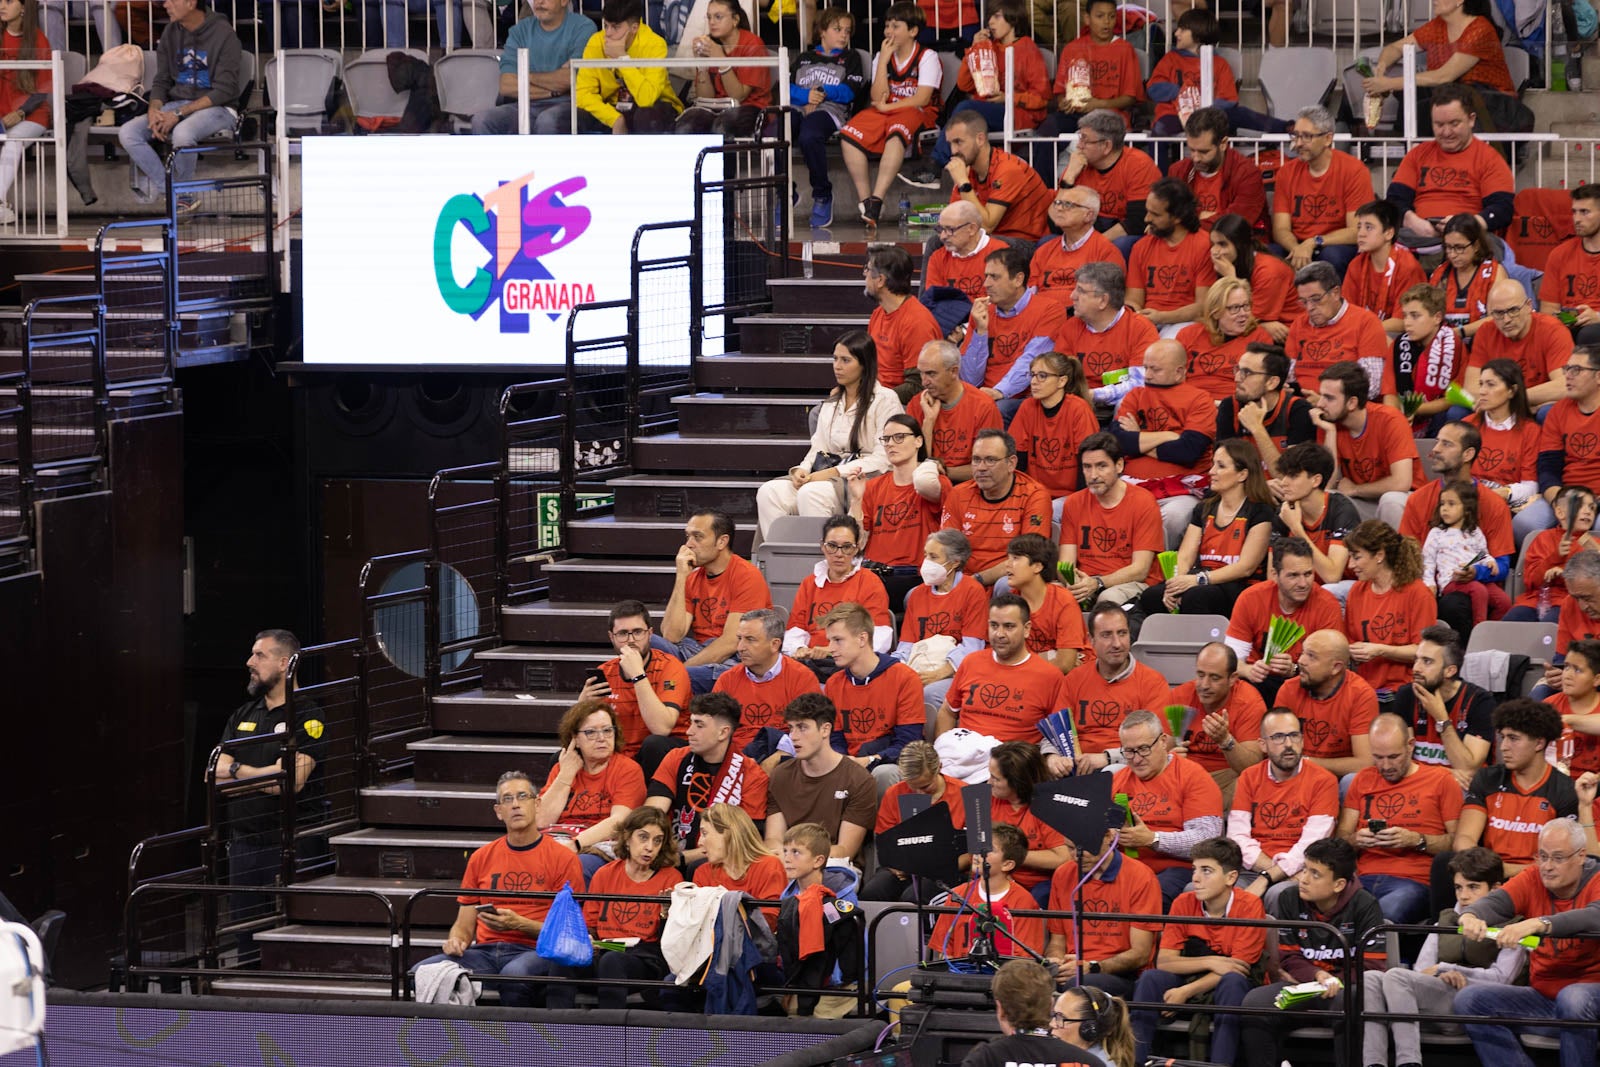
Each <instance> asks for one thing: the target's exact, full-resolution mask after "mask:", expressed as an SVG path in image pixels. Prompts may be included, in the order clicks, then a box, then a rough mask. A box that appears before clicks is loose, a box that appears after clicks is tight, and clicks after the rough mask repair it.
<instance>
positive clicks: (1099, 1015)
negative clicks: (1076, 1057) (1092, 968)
mask: <svg viewBox="0 0 1600 1067" xmlns="http://www.w3.org/2000/svg"><path fill="white" fill-rule="evenodd" d="M1050 1032H1051V1033H1052V1034H1054V1035H1055V1036H1056V1037H1058V1038H1060V1039H1061V1040H1062V1041H1065V1042H1066V1043H1067V1044H1069V1045H1071V1046H1072V1047H1073V1048H1081V1049H1085V1050H1087V1051H1089V1052H1092V1053H1094V1054H1095V1055H1096V1056H1099V1057H1100V1058H1101V1059H1102V1060H1103V1061H1105V1063H1106V1064H1107V1065H1108V1067H1134V1061H1133V1027H1132V1025H1131V1024H1130V1023H1129V1021H1128V1006H1127V1005H1126V1004H1124V1003H1123V1002H1122V1000H1121V999H1120V998H1118V997H1114V996H1112V995H1111V994H1110V993H1107V992H1105V991H1104V990H1102V989H1097V988H1095V987H1094V986H1092V985H1080V986H1073V987H1072V988H1070V989H1068V990H1067V991H1066V992H1065V993H1062V994H1061V996H1059V997H1057V998H1056V1007H1055V1011H1054V1012H1052V1013H1051V1015H1050ZM1091 1034H1093V1035H1094V1036H1093V1038H1092V1039H1091V1037H1090V1035H1091Z"/></svg>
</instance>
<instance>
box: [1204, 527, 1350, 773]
mask: <svg viewBox="0 0 1600 1067" xmlns="http://www.w3.org/2000/svg"><path fill="white" fill-rule="evenodd" d="M1324 551H1326V549H1324ZM1274 615H1277V616H1280V617H1282V618H1286V619H1288V620H1289V621H1290V622H1295V623H1299V624H1300V625H1301V626H1304V627H1305V630H1306V633H1307V634H1314V633H1316V632H1317V631H1318V630H1343V629H1344V612H1343V611H1341V610H1340V609H1339V601H1338V600H1336V599H1334V596H1333V594H1332V593H1330V592H1328V591H1327V590H1326V589H1324V588H1322V586H1320V585H1318V586H1313V587H1312V589H1311V595H1310V596H1308V597H1306V602H1305V603H1304V604H1301V605H1300V607H1299V608H1297V609H1296V610H1294V611H1291V612H1290V613H1289V614H1287V615H1284V613H1283V604H1282V602H1281V601H1280V600H1279V599H1278V583H1277V582H1257V583H1256V584H1255V585H1252V586H1251V587H1250V588H1248V589H1246V590H1245V591H1244V592H1242V593H1240V594H1239V599H1238V600H1235V601H1234V602H1233V614H1232V615H1230V616H1229V618H1228V636H1229V637H1231V638H1233V639H1234V640H1235V641H1248V642H1249V643H1250V654H1249V655H1248V656H1247V657H1244V659H1242V660H1241V661H1240V662H1243V663H1254V662H1255V661H1256V660H1258V659H1260V658H1261V653H1262V652H1263V651H1265V649H1266V646H1267V627H1268V626H1270V625H1271V624H1272V617H1273V616H1274ZM1303 644H1305V638H1304V637H1302V638H1301V639H1300V640H1298V641H1296V642H1295V643H1294V644H1292V645H1290V646H1289V648H1288V649H1286V650H1285V651H1286V652H1287V654H1288V656H1289V658H1290V659H1292V660H1298V659H1299V658H1300V646H1301V645H1303ZM1190 752H1191V754H1192V752H1193V747H1192V746H1191V748H1190Z"/></svg>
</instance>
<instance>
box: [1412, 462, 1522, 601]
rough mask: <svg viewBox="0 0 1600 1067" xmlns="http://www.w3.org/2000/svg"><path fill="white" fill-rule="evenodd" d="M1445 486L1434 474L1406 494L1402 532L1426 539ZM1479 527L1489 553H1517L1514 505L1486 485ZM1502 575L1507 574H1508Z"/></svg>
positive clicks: (1481, 493)
mask: <svg viewBox="0 0 1600 1067" xmlns="http://www.w3.org/2000/svg"><path fill="white" fill-rule="evenodd" d="M1443 489H1444V483H1443V482H1441V481H1439V480H1438V479H1437V478H1435V479H1434V480H1433V481H1431V482H1429V483H1428V484H1426V485H1424V486H1423V487H1422V488H1421V489H1416V490H1413V491H1412V493H1411V495H1410V496H1408V497H1407V498H1406V510H1405V512H1404V513H1403V514H1402V515H1401V516H1400V532H1401V534H1403V535H1404V536H1406V537H1415V538H1416V539H1417V543H1418V544H1422V543H1424V542H1425V541H1427V539H1428V530H1429V528H1430V527H1431V526H1432V524H1433V516H1434V512H1435V511H1436V510H1437V509H1438V507H1439V493H1440V492H1441V491H1443ZM1478 528H1479V529H1481V530H1482V531H1483V539H1484V540H1485V541H1487V542H1488V544H1489V555H1491V556H1512V555H1515V554H1516V551H1517V543H1516V540H1515V539H1514V538H1513V537H1512V536H1511V508H1510V507H1508V506H1507V505H1506V502H1505V501H1504V500H1501V499H1500V497H1499V495H1498V494H1496V493H1491V492H1489V490H1488V489H1485V488H1480V489H1479V490H1478ZM1500 577H1501V578H1504V577H1505V575H1503V574H1502V575H1501V576H1500Z"/></svg>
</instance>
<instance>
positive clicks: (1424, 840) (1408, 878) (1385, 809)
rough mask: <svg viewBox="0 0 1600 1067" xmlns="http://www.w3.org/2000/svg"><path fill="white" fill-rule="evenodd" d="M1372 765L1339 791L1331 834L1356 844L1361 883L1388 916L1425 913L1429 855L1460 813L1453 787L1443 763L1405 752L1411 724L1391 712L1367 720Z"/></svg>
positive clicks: (1444, 847)
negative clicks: (1338, 810) (1337, 813)
mask: <svg viewBox="0 0 1600 1067" xmlns="http://www.w3.org/2000/svg"><path fill="white" fill-rule="evenodd" d="M1367 735H1368V737H1369V739H1370V741H1371V745H1372V766H1371V767H1367V768H1365V769H1363V770H1361V771H1359V772H1357V774H1356V776H1355V779H1354V780H1353V781H1352V782H1351V783H1350V788H1349V790H1348V791H1347V792H1346V793H1345V797H1344V810H1343V811H1342V812H1341V813H1340V816H1339V828H1338V830H1337V832H1336V833H1337V836H1339V837H1342V838H1344V839H1345V840H1346V841H1348V842H1350V843H1351V844H1352V845H1354V846H1355V847H1356V850H1357V852H1358V857H1357V866H1358V869H1359V870H1360V872H1361V875H1360V877H1361V887H1362V888H1363V889H1365V890H1367V891H1368V892H1369V893H1371V894H1372V895H1373V896H1375V897H1377V898H1378V907H1379V908H1380V909H1381V910H1382V911H1383V917H1384V918H1385V919H1386V920H1388V921H1389V922H1393V923H1411V922H1420V921H1422V920H1423V919H1424V918H1425V917H1426V916H1427V914H1428V877H1429V871H1430V869H1431V868H1432V866H1433V857H1434V856H1435V855H1436V854H1438V853H1440V852H1445V851H1448V850H1449V848H1450V844H1451V842H1452V841H1453V840H1455V834H1456V822H1457V820H1458V819H1459V818H1460V816H1461V786H1460V785H1459V784H1458V783H1457V782H1456V779H1455V775H1453V774H1451V773H1450V769H1449V768H1448V767H1440V766H1437V765H1434V764H1425V763H1418V762H1417V761H1416V760H1414V759H1413V758H1412V754H1413V750H1414V749H1415V746H1416V739H1415V737H1414V736H1413V735H1412V732H1411V724H1410V723H1408V722H1406V720H1404V719H1402V718H1401V717H1400V716H1398V715H1396V714H1394V713H1393V712H1382V713H1380V714H1379V715H1378V716H1377V717H1376V718H1374V719H1373V720H1372V726H1371V728H1370V729H1369V730H1368V732H1367Z"/></svg>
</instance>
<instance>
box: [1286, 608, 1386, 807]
mask: <svg viewBox="0 0 1600 1067" xmlns="http://www.w3.org/2000/svg"><path fill="white" fill-rule="evenodd" d="M1298 666H1299V673H1298V675H1297V676H1296V677H1294V678H1291V679H1289V680H1288V681H1287V682H1285V683H1283V688H1281V689H1279V690H1278V704H1279V706H1281V707H1285V708H1288V709H1289V710H1290V711H1292V712H1294V715H1295V718H1297V719H1299V720H1300V728H1301V730H1302V731H1303V732H1304V734H1305V757H1306V759H1307V760H1308V761H1309V762H1311V763H1314V764H1316V765H1317V766H1319V767H1321V768H1323V769H1324V770H1327V771H1331V772H1332V773H1333V774H1335V775H1337V776H1339V777H1343V776H1344V775H1347V774H1355V773H1356V772H1357V771H1360V770H1362V769H1364V768H1366V767H1370V766H1372V743H1371V740H1370V738H1369V737H1368V733H1367V732H1368V730H1370V729H1371V727H1372V718H1373V716H1375V715H1377V714H1378V694H1377V693H1374V692H1373V691H1372V686H1370V685H1368V684H1367V680H1366V679H1365V678H1362V677H1361V676H1360V675H1358V674H1356V673H1355V672H1354V671H1352V670H1351V669H1350V641H1349V640H1348V639H1347V638H1346V637H1345V635H1344V634H1343V633H1341V632H1340V631H1338V630H1318V631H1317V632H1316V633H1314V634H1310V635H1308V636H1307V637H1306V639H1305V643H1304V644H1303V645H1301V648H1300V662H1299V664H1298Z"/></svg>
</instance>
